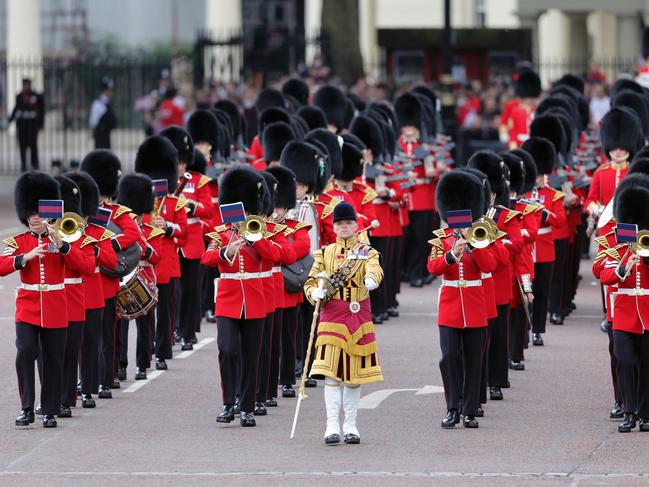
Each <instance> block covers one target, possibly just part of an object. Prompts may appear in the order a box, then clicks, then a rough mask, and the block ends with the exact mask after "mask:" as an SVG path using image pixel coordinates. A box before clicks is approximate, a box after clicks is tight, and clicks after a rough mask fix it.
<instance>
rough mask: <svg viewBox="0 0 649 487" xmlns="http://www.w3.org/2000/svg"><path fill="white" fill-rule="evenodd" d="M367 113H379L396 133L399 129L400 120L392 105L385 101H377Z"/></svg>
mask: <svg viewBox="0 0 649 487" xmlns="http://www.w3.org/2000/svg"><path fill="white" fill-rule="evenodd" d="M367 111H372V112H377V113H379V114H380V115H382V117H383V121H384V122H385V123H387V124H388V125H389V126H390V127H392V129H393V130H394V131H395V133H396V130H397V128H398V127H399V120H398V119H397V114H396V112H395V111H394V108H393V107H392V105H391V104H390V103H388V102H387V101H385V100H377V101H373V102H372V103H370V106H369V107H368V109H367Z"/></svg>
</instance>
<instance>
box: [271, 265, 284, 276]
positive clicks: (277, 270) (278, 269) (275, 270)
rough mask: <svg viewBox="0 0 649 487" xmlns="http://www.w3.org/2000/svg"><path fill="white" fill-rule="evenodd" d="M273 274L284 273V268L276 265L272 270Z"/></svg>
mask: <svg viewBox="0 0 649 487" xmlns="http://www.w3.org/2000/svg"><path fill="white" fill-rule="evenodd" d="M271 271H272V273H273V274H275V273H276V272H282V266H279V265H276V266H275V267H273V268H272V269H271Z"/></svg>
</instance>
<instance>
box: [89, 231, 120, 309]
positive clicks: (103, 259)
mask: <svg viewBox="0 0 649 487" xmlns="http://www.w3.org/2000/svg"><path fill="white" fill-rule="evenodd" d="M86 235H88V236H90V237H92V238H94V239H95V240H96V241H97V243H96V244H95V248H96V250H95V254H96V258H95V269H94V272H93V273H92V274H91V275H89V276H84V278H83V287H84V290H85V299H84V302H85V307H86V309H101V308H103V307H104V306H105V304H106V302H105V301H104V288H103V285H102V280H103V279H102V276H101V274H100V273H99V266H103V267H105V268H106V269H114V268H115V267H116V266H117V254H116V253H115V250H113V246H112V244H111V238H112V237H114V236H115V234H114V233H113V232H111V231H110V230H106V229H105V228H104V227H100V226H99V225H95V224H94V223H90V224H89V225H88V226H87V227H86Z"/></svg>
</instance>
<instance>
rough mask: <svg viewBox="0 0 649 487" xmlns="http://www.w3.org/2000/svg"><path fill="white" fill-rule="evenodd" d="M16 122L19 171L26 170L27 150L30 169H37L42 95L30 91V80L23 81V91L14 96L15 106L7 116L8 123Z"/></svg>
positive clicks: (43, 115) (42, 105)
mask: <svg viewBox="0 0 649 487" xmlns="http://www.w3.org/2000/svg"><path fill="white" fill-rule="evenodd" d="M13 120H15V121H16V135H17V136H18V147H19V148H20V170H21V171H22V172H25V171H26V170H27V149H29V156H30V159H31V163H32V169H38V132H39V131H40V130H41V129H42V128H43V125H44V123H45V104H44V103H43V95H41V94H39V93H36V92H35V91H32V80H30V79H29V78H24V79H23V89H22V91H21V92H20V93H18V94H17V95H16V104H15V105H14V109H13V111H12V112H11V115H10V116H9V123H11V122H12V121H13Z"/></svg>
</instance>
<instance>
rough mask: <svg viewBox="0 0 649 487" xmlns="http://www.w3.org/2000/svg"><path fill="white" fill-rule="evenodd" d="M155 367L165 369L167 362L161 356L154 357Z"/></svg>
mask: <svg viewBox="0 0 649 487" xmlns="http://www.w3.org/2000/svg"><path fill="white" fill-rule="evenodd" d="M155 369H156V370H167V362H166V361H165V359H163V358H157V359H155Z"/></svg>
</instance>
